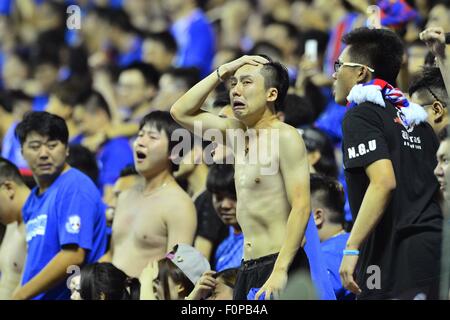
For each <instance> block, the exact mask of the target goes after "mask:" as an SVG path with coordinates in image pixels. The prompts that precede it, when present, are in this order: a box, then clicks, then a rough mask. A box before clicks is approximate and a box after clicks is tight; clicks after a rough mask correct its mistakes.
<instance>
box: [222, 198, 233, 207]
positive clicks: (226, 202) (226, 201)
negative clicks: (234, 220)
mask: <svg viewBox="0 0 450 320" xmlns="http://www.w3.org/2000/svg"><path fill="white" fill-rule="evenodd" d="M220 206H221V208H222V209H231V208H232V207H233V200H231V199H230V198H228V197H226V198H224V199H223V200H222V202H221V203H220Z"/></svg>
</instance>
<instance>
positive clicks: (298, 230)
mask: <svg viewBox="0 0 450 320" xmlns="http://www.w3.org/2000/svg"><path fill="white" fill-rule="evenodd" d="M308 219H309V208H307V207H304V208H295V207H293V208H292V210H291V212H290V214H289V218H288V221H287V225H286V237H285V239H284V242H283V245H282V246H281V249H280V253H279V254H278V258H277V260H276V262H275V266H274V271H283V272H287V271H288V270H289V267H290V265H291V263H292V261H293V260H294V257H295V255H296V254H297V251H298V249H299V248H300V247H301V243H302V240H303V237H304V235H305V230H306V225H307V223H308Z"/></svg>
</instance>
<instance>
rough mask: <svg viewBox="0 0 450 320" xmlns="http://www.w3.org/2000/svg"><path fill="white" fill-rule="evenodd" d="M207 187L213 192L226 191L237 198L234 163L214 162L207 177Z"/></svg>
mask: <svg viewBox="0 0 450 320" xmlns="http://www.w3.org/2000/svg"><path fill="white" fill-rule="evenodd" d="M206 189H207V190H208V191H209V192H211V193H225V194H226V195H228V196H231V197H232V198H234V199H236V188H235V184H234V167H233V165H232V164H225V163H224V164H218V163H214V164H212V165H211V166H210V168H209V172H208V178H207V179H206Z"/></svg>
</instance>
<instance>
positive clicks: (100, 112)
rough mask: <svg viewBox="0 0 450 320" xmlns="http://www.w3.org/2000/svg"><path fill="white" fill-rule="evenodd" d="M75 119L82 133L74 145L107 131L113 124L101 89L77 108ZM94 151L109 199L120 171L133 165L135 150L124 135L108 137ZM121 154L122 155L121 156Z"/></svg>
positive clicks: (102, 187) (101, 187) (101, 183)
mask: <svg viewBox="0 0 450 320" xmlns="http://www.w3.org/2000/svg"><path fill="white" fill-rule="evenodd" d="M75 118H76V122H77V126H78V128H77V129H78V130H79V132H80V135H78V136H76V137H75V138H74V139H73V140H72V141H71V144H83V140H85V139H88V138H90V137H93V136H95V135H99V134H102V133H105V132H107V131H108V130H109V129H110V128H111V126H112V116H111V111H110V108H109V106H108V103H107V102H106V100H105V99H104V97H103V96H102V95H101V94H100V93H98V92H95V91H94V92H92V93H91V94H90V95H89V96H88V97H87V99H86V101H85V102H84V103H83V104H82V105H81V104H80V105H78V106H77V107H76V108H75ZM91 151H94V153H95V157H96V159H97V165H98V167H99V176H98V183H97V185H98V188H99V190H100V193H101V194H102V195H104V198H105V199H108V198H109V197H110V196H111V193H112V189H113V186H114V183H115V182H116V180H117V179H119V176H120V172H121V171H122V169H124V168H125V167H126V166H129V165H131V164H133V152H132V151H131V146H130V143H129V141H128V139H127V138H126V137H124V136H117V137H107V138H106V139H105V141H104V142H103V143H102V144H101V145H100V146H99V147H98V149H97V150H91ZM119 155H120V156H119Z"/></svg>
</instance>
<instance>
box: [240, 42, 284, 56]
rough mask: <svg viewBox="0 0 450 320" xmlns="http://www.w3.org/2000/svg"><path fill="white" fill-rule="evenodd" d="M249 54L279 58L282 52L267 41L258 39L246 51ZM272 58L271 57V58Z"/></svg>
mask: <svg viewBox="0 0 450 320" xmlns="http://www.w3.org/2000/svg"><path fill="white" fill-rule="evenodd" d="M248 54H249V55H260V56H264V57H277V58H280V59H281V57H282V56H283V52H281V49H280V48H278V47H277V46H275V45H274V44H272V43H271V42H268V41H263V40H262V41H258V42H256V43H255V44H254V45H253V47H252V48H251V49H250V51H249V52H248ZM271 60H272V59H271Z"/></svg>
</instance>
